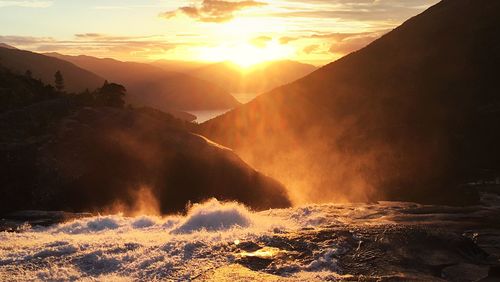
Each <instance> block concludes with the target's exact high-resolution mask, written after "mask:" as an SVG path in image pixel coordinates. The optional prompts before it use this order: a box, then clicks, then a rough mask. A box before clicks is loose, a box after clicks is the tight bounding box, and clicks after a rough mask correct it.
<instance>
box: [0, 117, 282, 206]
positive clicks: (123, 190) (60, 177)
mask: <svg viewBox="0 0 500 282" xmlns="http://www.w3.org/2000/svg"><path fill="white" fill-rule="evenodd" d="M28 114H31V112H29V111H28ZM0 124H1V119H0ZM4 125H5V126H6V128H4V130H6V131H9V124H4ZM10 126H11V127H13V126H15V124H13V125H10ZM50 128H51V129H50V130H49V129H45V130H44V132H43V133H44V136H45V137H44V138H39V140H38V141H37V142H34V143H33V142H30V141H29V139H30V138H27V139H24V140H20V139H19V138H18V139H16V141H15V142H14V141H13V140H14V138H12V139H8V140H4V142H6V143H7V144H8V146H4V147H3V149H2V150H1V151H0V153H1V154H0V160H2V161H1V162H0V163H2V165H3V166H4V167H6V169H7V170H6V171H10V172H11V173H9V174H7V175H6V174H2V175H1V176H0V180H1V181H2V183H4V185H3V186H2V190H3V191H5V192H8V193H5V195H6V196H5V197H2V199H1V200H0V201H1V205H2V210H15V209H43V210H69V211H102V210H103V209H109V208H113V207H115V206H118V207H121V208H124V209H125V210H134V209H137V208H141V207H142V208H152V207H153V208H155V207H156V208H157V209H158V210H159V211H160V212H161V213H170V212H179V211H183V210H184V208H185V207H186V205H187V204H188V203H189V202H199V201H203V200H205V199H208V198H211V197H216V198H218V199H220V200H238V201H240V202H242V203H244V204H247V205H248V206H250V207H252V208H254V209H267V208H271V207H288V206H289V205H290V201H289V200H288V197H287V195H286V192H285V189H284V187H283V186H282V185H281V184H280V183H278V182H277V181H275V180H273V179H271V178H269V177H267V176H265V175H263V174H261V173H259V172H257V171H256V170H254V169H252V168H251V167H250V166H248V165H247V164H246V163H245V162H243V161H242V160H241V159H240V158H239V157H238V156H237V155H236V154H235V153H234V152H232V151H231V150H229V149H227V148H225V147H223V146H220V145H218V144H216V143H213V142H212V141H210V140H208V139H206V138H205V137H203V136H200V135H197V134H193V133H190V132H189V131H188V130H187V129H186V128H185V127H184V126H183V124H182V123H176V122H173V121H169V120H168V119H165V118H163V117H162V116H161V114H159V113H158V112H153V113H151V112H150V111H138V110H122V109H113V108H83V109H80V110H76V111H75V112H74V114H71V115H69V116H67V117H65V118H62V119H61V120H60V122H56V123H55V124H54V125H53V126H52V127H50ZM28 136H29V134H28ZM31 139H32V138H31ZM9 140H10V141H9ZM9 142H10V143H9ZM8 158H14V161H3V160H6V159H8ZM21 184H22V185H21ZM16 187H21V188H22V190H20V189H21V188H19V189H18V188H16Z"/></svg>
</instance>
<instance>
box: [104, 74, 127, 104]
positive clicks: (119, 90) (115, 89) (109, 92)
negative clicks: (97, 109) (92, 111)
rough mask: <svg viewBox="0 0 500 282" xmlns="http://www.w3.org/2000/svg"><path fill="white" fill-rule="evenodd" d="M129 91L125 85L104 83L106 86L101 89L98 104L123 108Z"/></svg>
mask: <svg viewBox="0 0 500 282" xmlns="http://www.w3.org/2000/svg"><path fill="white" fill-rule="evenodd" d="M126 92H127V90H126V89H125V87H124V86H123V85H120V84H116V83H108V81H107V80H106V81H104V85H103V86H102V87H101V89H99V91H98V96H97V100H98V103H99V104H101V105H104V106H110V107H118V108H123V106H124V105H125V101H124V100H123V98H124V97H125V94H126Z"/></svg>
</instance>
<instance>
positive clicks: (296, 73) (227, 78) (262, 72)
mask: <svg viewBox="0 0 500 282" xmlns="http://www.w3.org/2000/svg"><path fill="white" fill-rule="evenodd" d="M316 69H317V68H316V67H315V66H313V65H309V64H303V63H299V62H294V61H272V62H264V63H260V64H257V65H254V66H252V67H250V68H247V69H242V68H241V67H239V66H237V65H235V64H234V63H231V62H221V63H215V64H210V65H207V66H203V67H201V68H198V69H195V70H192V71H191V72H189V74H190V75H192V76H195V77H198V78H201V79H204V80H207V81H211V82H212V83H214V84H217V85H219V86H220V87H222V88H224V89H225V90H227V91H229V92H231V93H262V92H265V91H269V90H271V89H273V88H276V87H278V86H281V85H284V84H288V83H290V82H292V81H295V80H297V79H299V78H301V77H303V76H306V75H308V74H310V73H311V72H313V71H315V70H316Z"/></svg>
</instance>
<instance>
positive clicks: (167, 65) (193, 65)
mask: <svg viewBox="0 0 500 282" xmlns="http://www.w3.org/2000/svg"><path fill="white" fill-rule="evenodd" d="M151 64H152V65H154V66H157V67H159V68H162V69H163V70H166V71H169V72H177V73H186V74H188V73H189V72H191V71H193V70H195V69H199V68H201V67H204V66H206V65H207V63H203V62H191V61H176V60H158V61H154V62H152V63H151Z"/></svg>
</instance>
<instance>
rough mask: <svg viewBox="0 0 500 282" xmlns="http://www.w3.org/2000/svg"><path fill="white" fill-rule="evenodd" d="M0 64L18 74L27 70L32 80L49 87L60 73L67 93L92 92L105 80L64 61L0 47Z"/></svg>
mask: <svg viewBox="0 0 500 282" xmlns="http://www.w3.org/2000/svg"><path fill="white" fill-rule="evenodd" d="M0 64H1V65H3V66H4V67H5V68H8V69H10V70H12V71H14V72H16V73H19V74H24V73H25V72H26V71H28V70H29V71H30V72H31V75H32V77H33V78H36V79H41V80H42V82H43V83H45V84H51V85H54V75H55V73H56V72H57V71H60V72H61V73H62V75H63V78H64V85H65V90H67V91H69V92H81V91H84V90H86V89H88V90H94V89H96V88H98V87H100V86H101V85H102V84H103V83H104V80H105V79H104V78H102V77H100V76H98V75H96V74H95V73H92V72H90V71H88V70H86V69H83V68H80V67H78V66H76V65H74V64H72V63H70V62H67V61H65V60H61V59H58V58H53V57H49V56H44V55H41V54H38V53H33V52H30V51H24V50H19V49H15V48H14V49H13V48H4V47H2V46H0Z"/></svg>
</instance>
